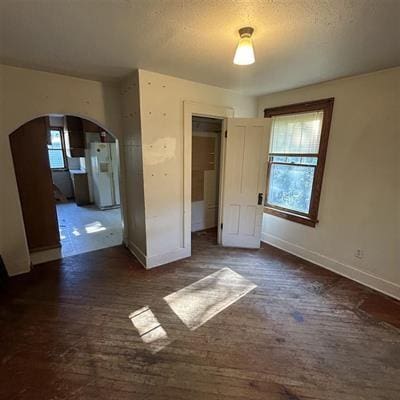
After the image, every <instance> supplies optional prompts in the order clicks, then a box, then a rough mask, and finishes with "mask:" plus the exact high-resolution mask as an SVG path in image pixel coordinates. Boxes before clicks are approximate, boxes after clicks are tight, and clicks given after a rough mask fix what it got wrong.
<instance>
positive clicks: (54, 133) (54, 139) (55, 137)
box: [47, 130, 62, 149]
mask: <svg viewBox="0 0 400 400" xmlns="http://www.w3.org/2000/svg"><path fill="white" fill-rule="evenodd" d="M50 142H51V144H48V145H47V147H48V148H49V149H62V144H61V133H60V131H59V130H50Z"/></svg>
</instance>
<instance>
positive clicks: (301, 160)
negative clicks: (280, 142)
mask: <svg viewBox="0 0 400 400" xmlns="http://www.w3.org/2000/svg"><path fill="white" fill-rule="evenodd" d="M270 159H271V161H274V162H279V163H286V164H309V165H317V161H318V157H293V156H271V157H270Z"/></svg>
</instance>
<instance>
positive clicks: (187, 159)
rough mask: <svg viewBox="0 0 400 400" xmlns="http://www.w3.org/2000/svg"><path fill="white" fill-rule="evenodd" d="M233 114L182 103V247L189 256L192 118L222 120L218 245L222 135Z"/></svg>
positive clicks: (221, 182) (221, 184)
mask: <svg viewBox="0 0 400 400" xmlns="http://www.w3.org/2000/svg"><path fill="white" fill-rule="evenodd" d="M234 113H235V112H234V109H233V108H232V107H223V106H214V105H210V104H204V103H197V102H194V101H184V102H183V247H184V248H185V249H186V250H187V252H188V253H189V256H190V255H191V251H192V243H191V226H192V134H193V132H192V117H193V116H196V117H208V118H214V119H219V120H222V132H221V148H220V167H219V173H220V176H219V193H218V243H220V242H221V223H222V210H223V208H222V201H223V191H224V167H225V140H224V139H225V137H224V134H223V133H224V132H225V131H226V122H227V118H233V117H234Z"/></svg>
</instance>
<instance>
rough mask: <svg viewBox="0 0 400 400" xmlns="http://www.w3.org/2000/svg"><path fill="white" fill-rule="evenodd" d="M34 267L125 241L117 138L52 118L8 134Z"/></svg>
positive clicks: (89, 125) (71, 119)
mask: <svg viewBox="0 0 400 400" xmlns="http://www.w3.org/2000/svg"><path fill="white" fill-rule="evenodd" d="M10 145H11V151H12V156H13V162H14V168H15V174H16V178H17V185H18V191H19V196H20V201H21V208H22V214H23V219H24V225H25V233H26V238H27V242H28V247H29V252H30V256H31V261H32V263H33V264H37V263H40V262H44V261H48V260H51V259H55V258H60V257H67V256H71V255H75V254H80V253H85V252H88V251H93V250H98V249H101V248H105V247H111V246H115V245H119V244H121V243H122V217H121V211H120V189H119V174H120V172H119V170H120V168H119V165H120V162H119V154H118V143H117V139H116V138H115V137H114V136H113V135H112V134H111V133H109V132H107V131H106V130H104V129H103V128H102V127H100V126H99V125H97V124H95V123H93V122H91V121H89V120H87V119H84V118H81V117H77V116H71V115H48V116H45V117H39V118H36V119H34V120H31V121H29V122H27V123H26V124H24V125H23V126H21V127H20V128H18V129H17V130H16V131H14V132H13V133H12V134H11V135H10Z"/></svg>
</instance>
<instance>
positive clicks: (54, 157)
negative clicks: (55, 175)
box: [49, 149, 65, 168]
mask: <svg viewBox="0 0 400 400" xmlns="http://www.w3.org/2000/svg"><path fill="white" fill-rule="evenodd" d="M49 161H50V168H64V167H65V165H64V157H63V152H62V150H51V149H49Z"/></svg>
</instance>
